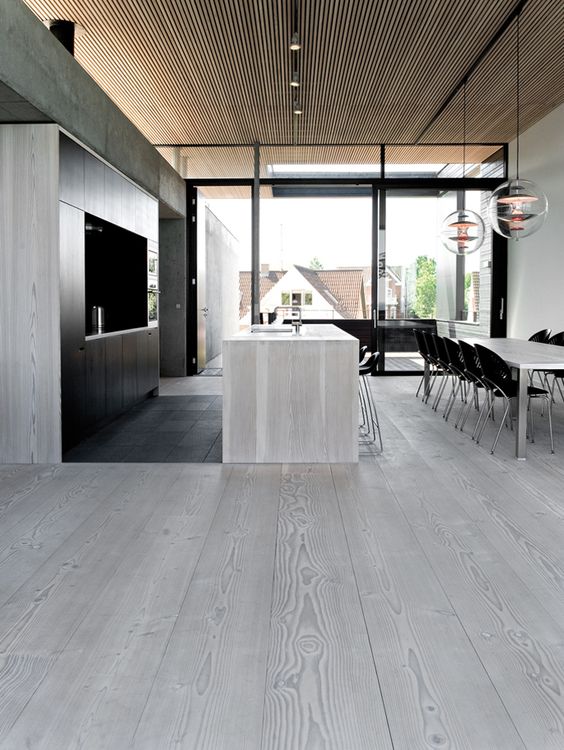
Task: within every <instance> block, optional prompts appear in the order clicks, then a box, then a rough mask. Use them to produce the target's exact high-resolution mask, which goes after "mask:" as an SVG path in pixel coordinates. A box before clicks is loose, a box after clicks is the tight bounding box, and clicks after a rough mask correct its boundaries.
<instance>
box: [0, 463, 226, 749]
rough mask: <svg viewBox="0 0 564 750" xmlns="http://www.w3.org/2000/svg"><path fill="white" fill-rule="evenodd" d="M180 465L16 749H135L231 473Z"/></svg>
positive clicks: (28, 717)
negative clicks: (137, 733)
mask: <svg viewBox="0 0 564 750" xmlns="http://www.w3.org/2000/svg"><path fill="white" fill-rule="evenodd" d="M176 471H177V477H176V479H175V481H174V483H173V484H172V485H171V486H170V488H169V489H168V490H166V491H165V492H164V493H163V494H162V496H160V497H159V498H158V501H157V503H156V504H155V506H154V512H153V514H152V515H151V516H150V517H149V518H148V520H147V522H146V524H145V526H144V528H143V530H142V533H140V534H139V536H138V537H137V539H135V540H134V541H133V542H132V543H131V544H129V545H128V547H127V549H125V550H124V554H123V559H122V561H121V563H120V565H119V568H118V569H117V570H116V572H115V574H114V575H113V576H111V577H110V578H109V579H108V581H107V583H106V586H105V587H104V589H103V590H102V591H101V592H100V595H99V596H98V597H97V598H96V599H94V600H93V601H92V602H91V606H90V610H89V612H88V614H87V616H86V617H85V618H84V619H83V621H82V623H81V625H80V626H79V627H78V628H77V630H76V631H75V633H74V634H73V636H72V638H71V639H70V640H69V642H68V644H67V646H66V647H65V651H64V653H63V654H62V655H61V656H60V658H59V659H58V660H57V662H56V664H55V665H54V666H53V667H52V669H51V670H50V671H49V672H48V674H47V676H46V678H45V680H44V681H43V682H42V684H41V686H40V688H39V689H38V690H37V691H36V693H35V694H34V695H33V697H32V699H31V700H30V702H29V703H28V705H27V706H26V708H25V710H24V711H23V712H22V714H21V715H20V717H19V720H18V722H17V724H16V725H15V726H14V727H13V729H12V731H11V732H10V734H9V736H8V737H7V738H6V742H8V743H11V744H12V745H13V747H22V748H23V747H28V746H30V747H33V748H45V750H48V749H49V748H71V747H76V746H79V747H81V748H83V749H84V750H86V748H92V749H93V750H104V749H107V750H113V749H114V748H127V747H128V746H129V744H130V741H131V738H132V736H133V734H134V731H135V729H136V727H137V724H138V722H139V719H140V716H141V714H142V711H143V709H144V707H145V704H146V701H147V698H148V696H149V693H150V690H151V687H152V684H153V680H154V677H155V674H156V672H157V669H158V667H159V665H160V662H161V660H162V658H163V655H164V652H165V650H166V647H167V644H168V641H169V638H170V634H171V632H172V629H173V627H174V624H175V622H176V619H177V617H178V613H179V612H180V609H181V607H182V603H183V601H184V598H185V596H186V591H187V589H188V586H189V583H190V580H191V577H192V574H193V572H194V569H195V566H196V564H197V562H198V559H199V556H200V553H201V550H202V547H203V545H204V543H205V540H206V537H207V533H208V531H209V528H210V525H211V523H212V520H213V518H214V515H215V513H216V510H217V506H218V504H219V501H220V499H221V497H222V495H223V493H224V490H225V486H226V483H227V479H228V477H229V474H230V469H228V467H222V466H220V465H215V466H213V467H207V468H206V469H205V470H204V471H202V469H201V468H200V467H195V466H190V465H185V466H178V467H177V470H176ZM53 693H56V694H57V695H58V697H59V700H58V702H57V703H56V704H55V705H53V702H52V695H53ZM115 696H121V697H120V698H119V699H118V700H116V698H115Z"/></svg>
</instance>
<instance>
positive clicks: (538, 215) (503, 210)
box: [488, 13, 548, 240]
mask: <svg viewBox="0 0 564 750" xmlns="http://www.w3.org/2000/svg"><path fill="white" fill-rule="evenodd" d="M520 18H521V14H520V13H519V14H518V15H517V137H516V144H515V148H516V158H515V168H516V170H515V171H516V174H515V179H512V180H508V181H507V182H504V183H502V184H501V185H500V186H499V187H498V188H496V189H495V190H494V191H493V193H492V195H491V198H490V202H489V206H488V212H489V215H490V219H491V222H492V228H493V230H494V231H495V232H497V233H498V234H501V235H502V236H503V237H508V238H510V239H514V240H519V239H521V238H522V237H528V236H529V235H531V234H533V233H534V232H536V231H537V230H538V229H540V228H541V227H542V225H543V224H544V221H545V219H546V216H547V213H548V200H547V197H546V195H545V194H544V193H543V192H542V190H540V188H539V187H538V186H537V185H536V184H535V183H534V182H532V181H531V180H521V179H520V178H519V129H520V114H521V113H520V100H519V96H520V80H519V73H520V70H519V67H520V59H519V46H520V38H519V36H520Z"/></svg>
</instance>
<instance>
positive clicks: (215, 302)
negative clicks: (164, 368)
mask: <svg viewBox="0 0 564 750" xmlns="http://www.w3.org/2000/svg"><path fill="white" fill-rule="evenodd" d="M205 222H206V239H205V242H206V307H207V308H208V310H209V312H208V316H207V319H206V360H207V361H208V362H209V361H210V360H212V359H214V357H217V356H218V355H219V354H221V346H222V342H223V339H224V338H226V337H227V336H231V335H233V334H234V333H237V332H238V330H239V261H238V255H237V246H238V244H239V241H238V240H237V239H236V237H234V236H233V235H232V234H231V232H230V231H229V230H228V229H227V227H226V226H225V225H224V224H222V223H221V221H220V220H219V219H218V218H217V217H216V216H215V215H214V214H213V213H212V212H211V211H210V209H209V208H207V207H206V219H205Z"/></svg>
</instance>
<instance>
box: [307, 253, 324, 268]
mask: <svg viewBox="0 0 564 750" xmlns="http://www.w3.org/2000/svg"><path fill="white" fill-rule="evenodd" d="M309 267H310V268H312V269H313V270H314V271H322V270H323V263H322V262H321V261H320V260H319V258H318V257H317V255H314V257H313V258H312V259H311V260H310V262H309Z"/></svg>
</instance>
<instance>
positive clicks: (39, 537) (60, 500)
mask: <svg viewBox="0 0 564 750" xmlns="http://www.w3.org/2000/svg"><path fill="white" fill-rule="evenodd" d="M121 471H122V472H123V469H122V470H121ZM115 472H116V467H115V466H114V467H112V466H111V465H110V466H107V467H104V468H103V467H101V466H92V465H90V466H89V465H87V464H85V465H83V466H82V467H81V468H80V471H76V469H72V470H71V471H65V472H64V475H63V474H62V473H61V474H59V475H53V476H52V478H51V481H49V482H48V483H47V484H46V486H45V487H43V486H40V487H39V488H37V489H35V490H34V491H33V492H32V493H26V495H25V497H20V498H19V502H18V503H17V505H18V506H19V507H21V513H20V514H18V515H20V519H19V521H17V522H15V518H14V516H15V515H16V514H15V510H16V509H15V508H14V509H13V510H14V512H13V513H11V521H12V524H11V525H10V526H9V528H7V529H4V528H3V529H2V533H0V605H1V604H2V603H3V602H5V601H6V600H7V599H8V598H9V597H10V596H11V595H12V594H13V593H14V592H15V591H16V590H17V589H18V588H19V587H20V586H21V585H22V584H23V583H24V582H25V581H26V580H27V579H28V578H29V576H31V575H33V573H34V572H35V571H36V570H37V569H38V568H39V567H40V566H41V565H42V564H43V562H45V560H47V559H48V558H49V557H50V555H51V554H52V553H53V552H54V551H55V550H56V549H57V548H58V547H60V545H61V544H62V543H63V542H64V540H65V539H66V538H67V537H68V536H70V535H71V534H72V533H73V532H74V531H75V530H76V528H77V527H78V526H80V524H81V523H83V522H84V520H85V519H86V518H88V516H90V515H91V514H92V513H94V512H95V511H96V509H97V506H98V504H99V503H101V502H103V500H104V499H105V497H106V496H107V493H104V490H103V486H104V484H106V485H107V484H108V477H109V476H111V475H112V474H115ZM110 486H111V483H110Z"/></svg>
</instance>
